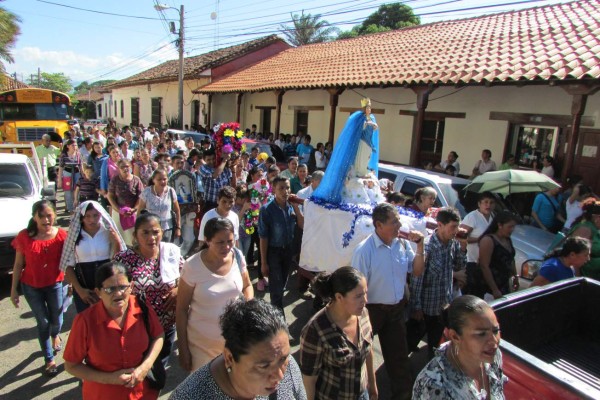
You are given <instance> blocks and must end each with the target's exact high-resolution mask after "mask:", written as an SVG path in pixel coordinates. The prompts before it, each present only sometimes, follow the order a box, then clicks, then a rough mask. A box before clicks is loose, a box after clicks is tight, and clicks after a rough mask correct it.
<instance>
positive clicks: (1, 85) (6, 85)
mask: <svg viewBox="0 0 600 400" xmlns="http://www.w3.org/2000/svg"><path fill="white" fill-rule="evenodd" d="M28 87H29V86H28V85H26V84H25V83H23V82H21V81H19V80H17V79H14V78H13V77H12V76H10V75H8V74H3V75H2V76H0V91H2V92H3V91H5V90H15V89H24V88H28Z"/></svg>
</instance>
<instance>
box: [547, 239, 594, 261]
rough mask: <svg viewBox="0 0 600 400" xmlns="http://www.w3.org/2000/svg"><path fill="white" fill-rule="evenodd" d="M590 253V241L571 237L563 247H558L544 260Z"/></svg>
mask: <svg viewBox="0 0 600 400" xmlns="http://www.w3.org/2000/svg"><path fill="white" fill-rule="evenodd" d="M589 251H590V241H589V240H587V239H585V238H582V237H579V236H570V237H568V238H566V239H565V241H564V242H563V245H562V246H561V247H557V248H555V249H554V250H552V251H551V252H550V253H549V254H547V255H546V256H545V257H544V260H547V259H549V258H556V257H566V256H568V255H569V254H571V253H575V254H580V253H583V252H589Z"/></svg>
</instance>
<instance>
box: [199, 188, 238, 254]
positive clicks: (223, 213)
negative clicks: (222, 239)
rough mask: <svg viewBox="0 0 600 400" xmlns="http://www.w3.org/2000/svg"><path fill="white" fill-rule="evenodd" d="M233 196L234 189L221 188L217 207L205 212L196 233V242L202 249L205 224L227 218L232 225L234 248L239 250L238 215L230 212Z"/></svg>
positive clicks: (233, 201)
mask: <svg viewBox="0 0 600 400" xmlns="http://www.w3.org/2000/svg"><path fill="white" fill-rule="evenodd" d="M235 196H236V193H235V189H234V188H232V187H231V186H223V187H222V188H221V189H220V190H219V197H218V200H217V207H216V208H213V209H212V210H209V211H207V212H206V214H204V216H203V217H202V221H201V222H200V230H199V231H198V242H199V243H200V247H202V245H203V244H204V239H205V235H204V228H205V227H206V223H207V222H208V221H209V220H211V219H213V218H227V219H228V220H230V221H231V223H232V224H233V236H234V240H235V246H236V247H238V248H239V245H238V240H239V238H240V229H239V228H240V219H239V217H238V215H237V214H236V213H235V212H234V211H232V210H231V209H232V208H233V205H234V204H235Z"/></svg>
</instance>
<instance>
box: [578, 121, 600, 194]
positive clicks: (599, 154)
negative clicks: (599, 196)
mask: <svg viewBox="0 0 600 400" xmlns="http://www.w3.org/2000/svg"><path fill="white" fill-rule="evenodd" d="M599 165H600V130H593V129H582V130H581V131H580V132H579V143H578V144H577V152H576V153H575V162H574V164H573V174H576V175H580V176H582V177H583V181H584V182H585V184H586V185H588V186H590V187H591V188H592V189H593V190H594V192H595V193H600V172H598V166H599Z"/></svg>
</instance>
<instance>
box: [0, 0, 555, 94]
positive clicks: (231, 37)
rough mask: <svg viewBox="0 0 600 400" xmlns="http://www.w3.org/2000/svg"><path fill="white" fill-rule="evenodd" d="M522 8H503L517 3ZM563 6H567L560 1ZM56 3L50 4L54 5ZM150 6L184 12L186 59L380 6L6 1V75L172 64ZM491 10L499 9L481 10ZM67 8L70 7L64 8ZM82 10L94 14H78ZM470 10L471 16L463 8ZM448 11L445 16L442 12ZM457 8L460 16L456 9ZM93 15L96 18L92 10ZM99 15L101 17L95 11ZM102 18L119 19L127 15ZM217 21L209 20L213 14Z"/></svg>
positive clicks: (427, 17)
mask: <svg viewBox="0 0 600 400" xmlns="http://www.w3.org/2000/svg"><path fill="white" fill-rule="evenodd" d="M517 2H520V3H521V4H507V3H517ZM560 2H561V1H557V0H545V1H535V2H532V1H531V0H529V2H525V1H523V0H521V1H519V0H408V1H405V3H406V4H408V5H410V6H411V7H413V9H414V11H415V14H417V15H421V21H422V23H428V22H435V21H440V20H448V19H458V18H467V17H473V16H477V15H482V14H490V13H494V12H498V11H507V10H513V9H520V8H527V7H535V6H543V5H546V4H552V3H560ZM562 2H566V1H562ZM52 3H53V4H52ZM155 3H160V4H165V5H167V6H169V7H174V8H177V9H179V6H180V5H181V4H183V5H184V7H185V13H184V15H185V37H186V42H185V50H186V56H188V55H189V56H193V55H198V54H202V53H205V52H208V51H211V50H214V49H215V48H217V47H226V46H231V45H234V44H238V43H242V42H244V41H247V40H251V39H254V38H257V37H260V36H265V35H269V34H273V33H278V30H279V27H280V25H281V24H289V23H290V19H291V18H290V13H300V12H301V11H302V10H304V12H305V13H311V14H322V15H323V19H326V20H327V21H329V22H330V23H331V24H332V25H334V26H336V27H338V28H339V29H341V30H349V29H350V28H351V27H352V26H353V25H357V24H359V23H360V22H361V21H362V20H363V19H365V18H366V17H367V16H368V15H369V14H371V13H372V12H374V11H376V10H377V8H378V7H379V5H381V4H385V3H389V2H386V1H383V0H288V1H286V0H283V1H282V0H253V1H249V0H100V1H82V0H5V1H3V2H2V3H0V5H1V6H3V7H5V8H6V9H8V10H9V11H11V12H13V13H14V14H16V15H18V16H19V17H20V18H21V35H20V36H19V37H18V39H17V43H16V46H15V48H14V49H13V52H12V53H13V56H14V58H15V63H14V64H8V65H6V70H7V72H9V73H14V72H16V73H17V76H18V78H19V79H21V77H22V76H24V77H27V76H29V74H33V73H37V69H38V67H39V68H41V70H42V71H45V72H64V73H65V74H66V75H67V76H69V77H71V78H72V80H73V81H74V83H77V82H80V81H83V80H87V81H90V82H93V81H96V80H100V79H122V78H125V77H128V76H131V75H133V74H135V73H138V72H141V71H143V70H145V69H147V68H150V67H152V66H155V65H157V64H159V63H161V62H163V61H166V60H169V59H174V58H177V50H176V48H175V45H174V44H173V43H172V42H173V41H174V40H175V39H176V35H173V34H170V33H169V32H168V27H167V23H166V22H165V18H166V19H169V20H173V21H175V25H176V29H179V13H178V11H176V10H172V9H169V10H166V11H164V12H163V13H162V14H161V13H159V12H158V11H156V10H155V9H154V8H153V6H154V4H155ZM488 5H499V6H497V7H486V8H479V9H475V8H477V7H483V6H488ZM65 6H68V7H65ZM69 7H76V8H81V9H87V10H92V11H85V10H80V9H79V10H78V9H75V8H69ZM468 8H472V9H471V10H465V9H468ZM449 10H450V11H451V12H446V13H444V11H449ZM461 10H462V11H461ZM93 11H96V12H93ZM100 12H101V13H100ZM102 13H113V14H121V15H124V16H117V15H107V14H102ZM212 13H216V14H217V18H216V19H212V18H211V14H212ZM134 17H135V18H134Z"/></svg>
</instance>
